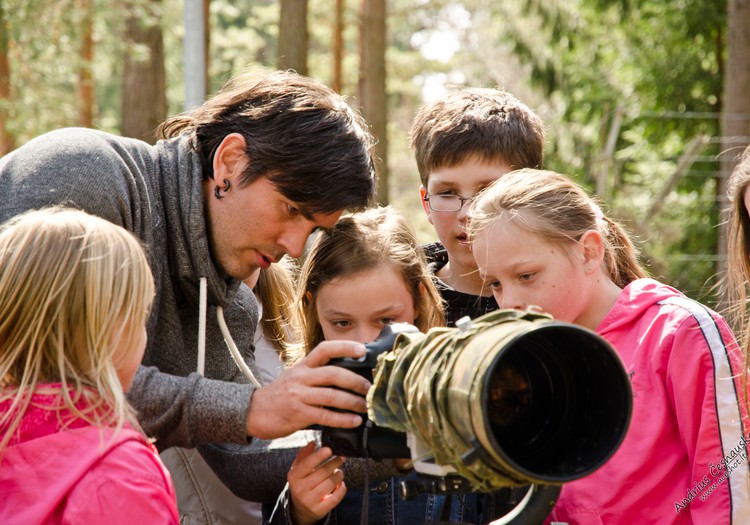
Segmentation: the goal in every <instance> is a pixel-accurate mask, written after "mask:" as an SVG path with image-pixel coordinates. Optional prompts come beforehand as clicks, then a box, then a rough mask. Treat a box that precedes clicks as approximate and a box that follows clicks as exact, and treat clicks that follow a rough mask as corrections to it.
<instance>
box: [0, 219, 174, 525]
mask: <svg viewBox="0 0 750 525" xmlns="http://www.w3.org/2000/svg"><path fill="white" fill-rule="evenodd" d="M153 297H154V283H153V278H152V276H151V271H150V268H149V265H148V262H147V259H146V256H145V253H144V251H143V249H142V248H141V246H140V244H139V242H138V241H137V240H136V239H135V238H134V237H133V236H132V234H130V233H129V232H127V231H126V230H124V229H123V228H121V227H119V226H116V225H114V224H112V223H110V222H107V221H105V220H104V219H101V218H97V217H94V216H91V215H89V214H87V213H84V212H82V211H77V210H72V209H65V208H62V207H53V208H47V209H43V210H39V211H30V212H26V213H24V214H22V215H19V216H17V217H15V218H13V219H11V220H9V221H8V222H7V223H5V225H3V227H2V229H1V230H0V378H1V381H2V383H1V384H0V435H2V438H0V454H2V460H1V461H2V463H1V464H0V493H1V494H2V495H3V496H2V499H3V504H2V505H0V522H1V523H9V524H11V523H19V524H21V523H23V524H28V523H45V524H46V523H50V524H53V523H105V522H106V523H122V524H132V523H175V524H176V523H178V517H177V510H176V506H175V496H174V490H173V488H172V484H171V479H170V477H169V475H168V473H167V472H166V470H165V469H164V468H163V466H162V464H161V462H160V461H159V458H158V455H157V454H156V452H155V450H154V449H153V447H152V446H151V445H150V443H149V442H148V441H147V440H146V438H145V436H144V435H143V434H142V433H141V432H140V430H139V429H140V427H139V425H138V421H137V419H136V414H135V413H134V411H133V410H132V408H131V407H130V406H129V405H128V403H127V401H126V399H125V391H126V390H127V389H128V388H129V387H130V384H131V382H132V380H133V376H134V375H135V372H136V370H137V368H138V366H139V364H140V361H141V358H142V357H143V353H144V351H145V347H146V329H145V324H146V319H147V317H148V314H149V310H150V307H151V303H152V301H153Z"/></svg>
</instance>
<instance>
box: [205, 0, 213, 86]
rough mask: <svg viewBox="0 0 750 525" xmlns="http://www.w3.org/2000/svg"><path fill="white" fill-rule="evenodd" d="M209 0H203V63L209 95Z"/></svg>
mask: <svg viewBox="0 0 750 525" xmlns="http://www.w3.org/2000/svg"><path fill="white" fill-rule="evenodd" d="M210 14H211V0H203V37H204V38H203V57H204V60H203V63H204V64H205V67H206V83H205V84H204V85H205V86H206V93H211V91H212V90H211V73H210V71H211V67H210V66H211V62H210V58H211V53H210V51H209V50H210V49H211V47H210V46H211V19H210Z"/></svg>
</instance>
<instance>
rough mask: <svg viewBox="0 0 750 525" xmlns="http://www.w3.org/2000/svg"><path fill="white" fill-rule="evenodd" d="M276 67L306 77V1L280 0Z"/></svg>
mask: <svg viewBox="0 0 750 525" xmlns="http://www.w3.org/2000/svg"><path fill="white" fill-rule="evenodd" d="M276 65H277V67H278V69H293V70H295V71H296V72H297V73H299V74H300V75H307V0H281V9H280V13H279V53H278V59H277V63H276Z"/></svg>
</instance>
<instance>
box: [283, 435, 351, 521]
mask: <svg viewBox="0 0 750 525" xmlns="http://www.w3.org/2000/svg"><path fill="white" fill-rule="evenodd" d="M343 463H344V458H342V457H340V456H334V455H333V453H332V451H331V449H330V448H328V447H322V448H320V449H318V450H315V443H314V442H310V443H308V444H307V445H305V447H304V448H303V449H302V450H300V451H299V453H298V454H297V457H296V458H295V459H294V463H292V468H291V469H290V470H289V474H287V481H289V492H290V494H291V498H292V519H293V522H294V523H295V524H296V525H312V524H313V523H317V522H318V521H320V520H322V519H323V518H325V517H326V515H327V514H328V513H329V512H331V510H333V508H334V507H336V505H338V504H339V503H341V500H342V499H344V495H345V494H346V485H345V484H344V472H343V471H342V470H341V468H340V467H341V465H342V464H343Z"/></svg>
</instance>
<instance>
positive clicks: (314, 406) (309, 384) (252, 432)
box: [247, 341, 371, 439]
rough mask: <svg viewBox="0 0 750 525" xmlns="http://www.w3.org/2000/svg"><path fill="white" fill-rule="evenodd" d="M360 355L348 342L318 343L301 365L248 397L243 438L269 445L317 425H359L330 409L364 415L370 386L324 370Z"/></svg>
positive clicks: (356, 377)
mask: <svg viewBox="0 0 750 525" xmlns="http://www.w3.org/2000/svg"><path fill="white" fill-rule="evenodd" d="M365 352H366V349H365V347H364V345H362V344H361V343H354V342H352V341H324V342H322V343H320V344H319V345H318V346H316V347H315V348H314V349H313V351H312V352H310V353H309V354H308V355H307V356H306V357H305V358H304V359H303V360H302V361H300V362H299V363H297V364H296V365H294V366H293V367H291V368H289V369H287V370H285V371H284V372H283V373H282V374H281V375H280V376H279V377H277V378H276V379H275V380H274V381H273V382H272V383H270V384H268V385H267V386H264V387H263V388H259V389H258V390H256V391H255V392H254V393H253V398H252V401H251V403H250V410H249V411H248V414H247V434H248V435H249V436H254V437H257V438H261V439H273V438H277V437H283V436H287V435H289V434H291V433H292V432H295V431H297V430H300V429H303V428H307V427H309V426H311V425H316V424H317V425H323V426H327V427H337V428H355V427H357V426H358V425H360V424H361V423H362V418H361V417H360V416H358V415H356V414H350V413H346V412H337V411H335V410H331V407H332V408H337V409H341V410H348V411H351V412H360V413H364V412H367V402H366V400H365V398H364V397H363V396H365V395H366V394H367V391H368V390H369V388H370V386H371V385H370V382H369V381H367V380H366V379H364V378H363V377H362V376H360V375H358V374H356V373H354V372H352V371H351V370H346V369H345V368H342V367H339V366H330V365H329V366H326V365H328V362H329V361H330V360H331V359H334V358H337V357H354V358H357V357H362V356H363V355H364V354H365ZM352 392H356V394H355V393H352ZM357 394H360V395H357Z"/></svg>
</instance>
